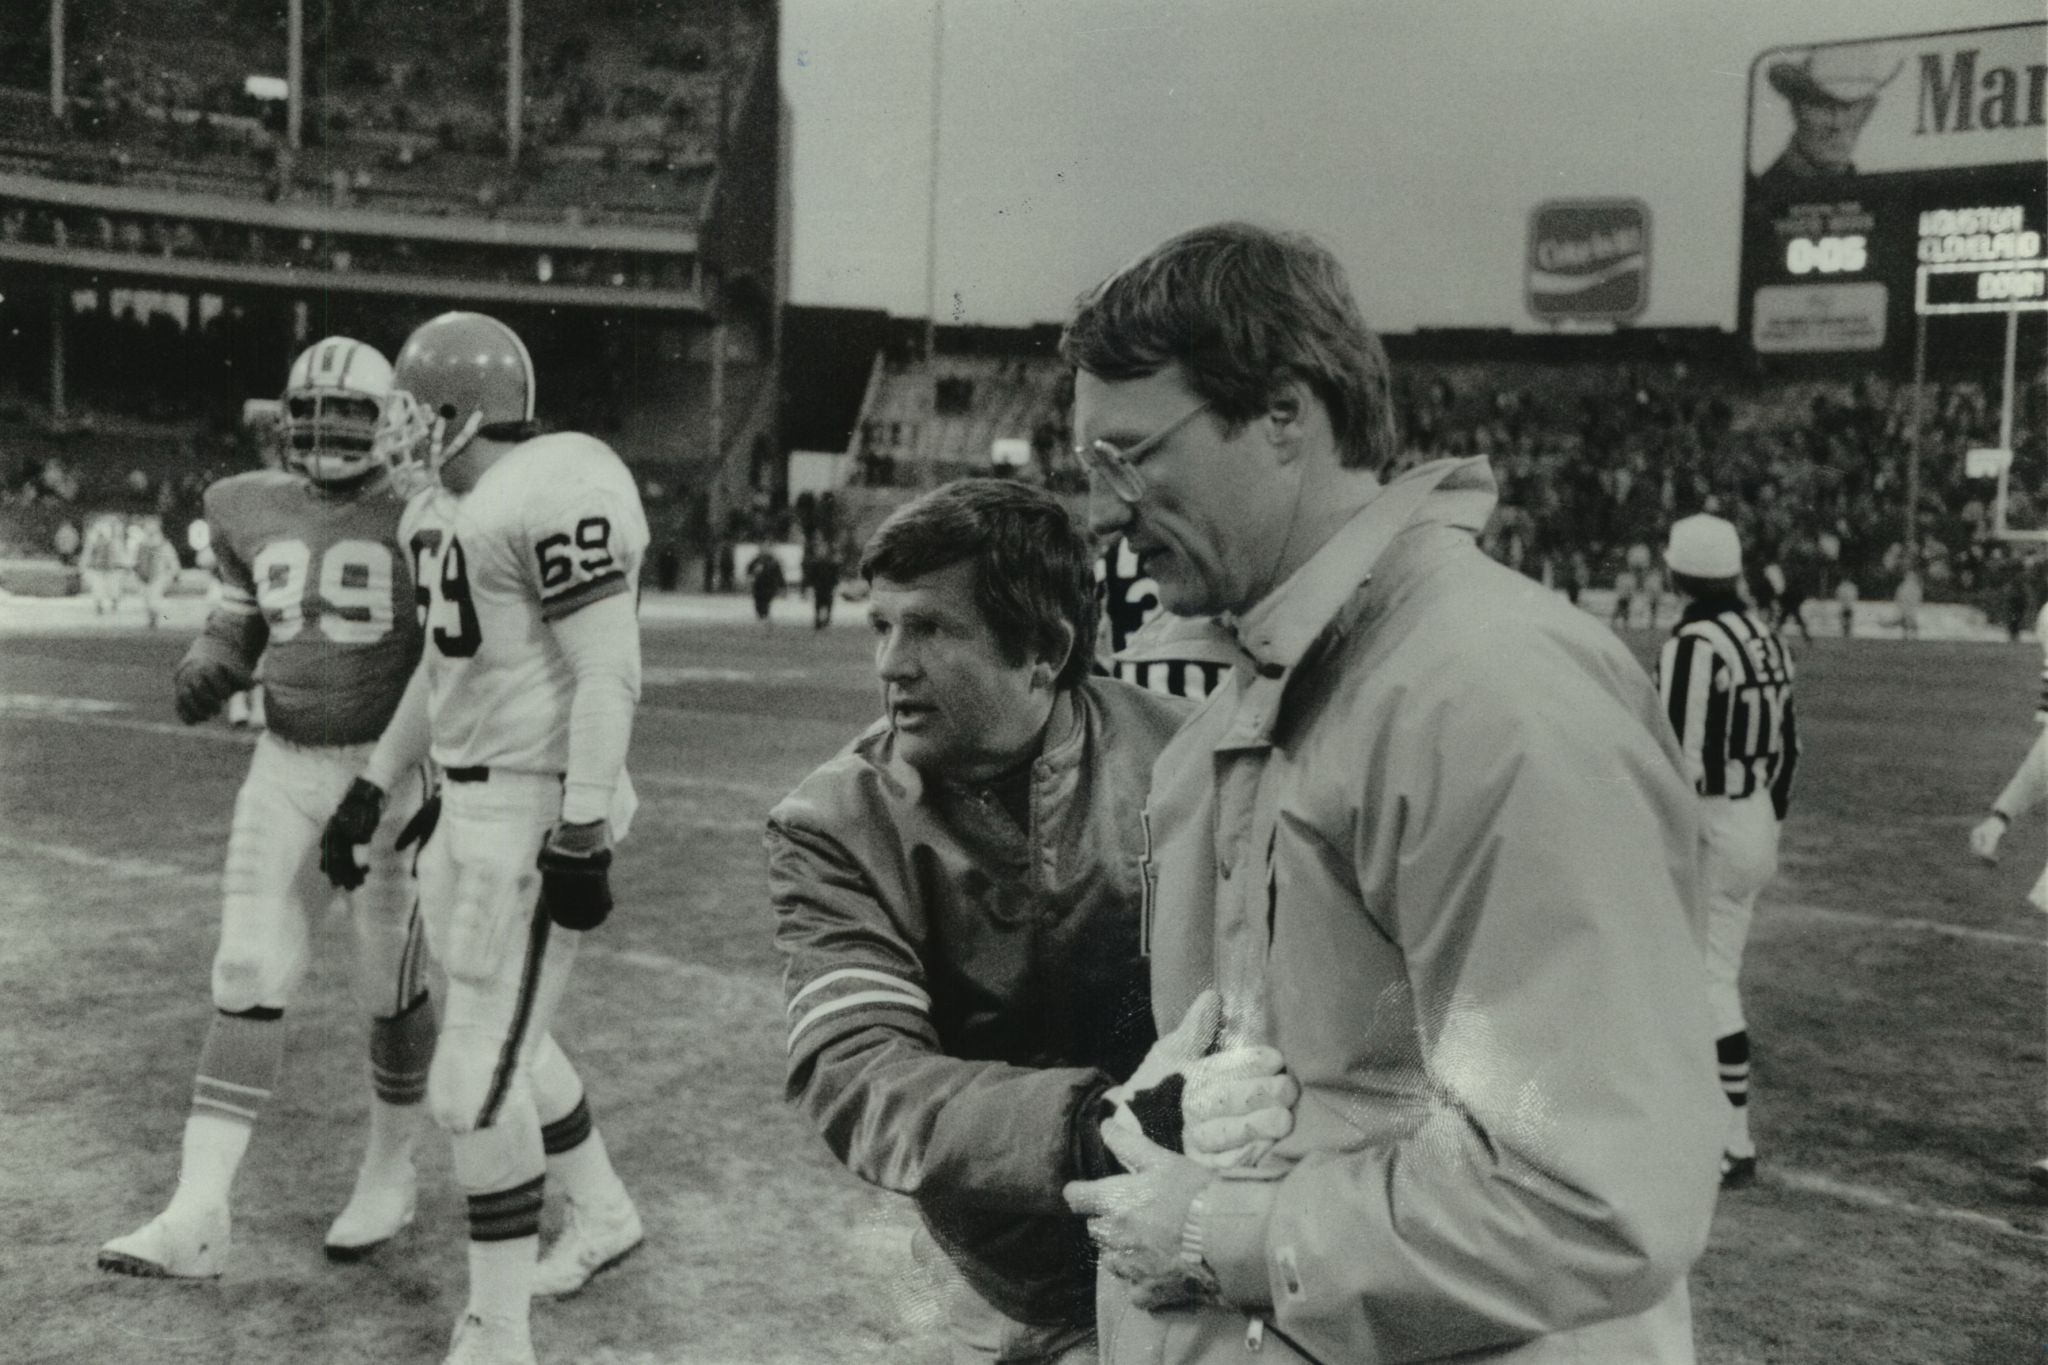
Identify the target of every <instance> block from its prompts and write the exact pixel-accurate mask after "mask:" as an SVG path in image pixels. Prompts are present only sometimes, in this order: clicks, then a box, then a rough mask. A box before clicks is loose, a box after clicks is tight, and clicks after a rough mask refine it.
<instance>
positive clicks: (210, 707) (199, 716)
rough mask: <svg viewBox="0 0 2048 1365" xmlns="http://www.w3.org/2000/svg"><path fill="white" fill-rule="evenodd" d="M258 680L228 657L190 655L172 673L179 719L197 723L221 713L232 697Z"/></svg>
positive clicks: (191, 723) (193, 723) (190, 723)
mask: <svg viewBox="0 0 2048 1365" xmlns="http://www.w3.org/2000/svg"><path fill="white" fill-rule="evenodd" d="M254 683H255V679H253V678H251V677H250V676H249V675H248V673H246V672H244V671H243V670H242V669H239V668H237V667H235V666H234V665H233V664H231V663H228V662H226V661H224V660H221V659H209V658H197V659H194V658H187V659H186V660H185V661H184V662H183V663H181V664H179V665H178V671H177V672H176V673H175V674H173V675H172V677H171V686H172V687H173V688H174V689H176V698H175V700H176V704H177V708H178V719H179V720H182V721H184V722H185V723H186V724H187V725H197V724H198V723H199V722H200V721H202V720H206V719H208V718H210V717H212V716H213V715H215V714H217V713H218V712H219V711H220V708H221V707H223V706H225V705H227V700H228V698H229V697H232V696H234V695H235V693H237V692H240V691H242V690H243V689H244V688H247V687H250V686H252V685H253V684H254Z"/></svg>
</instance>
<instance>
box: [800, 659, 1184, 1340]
mask: <svg viewBox="0 0 2048 1365" xmlns="http://www.w3.org/2000/svg"><path fill="white" fill-rule="evenodd" d="M1188 710H1189V707H1188V704H1187V703H1186V702H1183V701H1179V700H1175V699H1171V698H1167V697H1160V696H1155V695H1153V694H1151V693H1149V692H1144V691H1141V690H1140V689H1138V688H1136V687H1132V686H1129V685H1128V684H1125V683H1120V682H1115V681H1112V680H1109V679H1106V678H1088V679H1086V680H1084V681H1083V682H1082V683H1081V684H1080V685H1078V686H1077V687H1075V688H1073V689H1072V690H1070V691H1068V692H1065V693H1062V694H1061V697H1060V700H1059V701H1058V702H1057V703H1056V705H1055V709H1054V712H1053V715H1052V718H1051V720H1050V721H1049V722H1048V728H1047V736H1046V740H1045V744H1044V747H1043V749H1042V751H1041V752H1040V754H1039V756H1038V758H1037V759H1036V760H1035V761H1034V762H1033V764H1032V766H1031V777H1030V787H1031V802H1030V829H1029V830H1028V831H1026V830H1021V829H1019V828H1018V827H1017V824H1016V822H1015V821H1014V820H1013V819H1012V818H1011V817H1010V816H1009V815H1008V814H1006V813H1005V812H1004V811H1003V809H1002V808H1001V805H1000V803H999V802H997V801H996V800H994V799H992V798H991V797H990V796H989V794H988V793H987V792H986V791H979V790H976V789H973V788H968V787H962V786H957V785H950V784H941V783H937V782H932V781H928V780H927V779H925V778H924V777H922V776H920V774H919V773H918V772H917V771H916V770H915V769H913V768H911V767H910V765H909V764H907V763H905V762H904V761H903V759H902V758H901V757H900V756H899V755H898V754H897V753H896V752H895V748H894V745H893V743H892V738H893V736H892V732H891V730H890V728H889V725H888V723H887V722H886V721H884V722H880V723H878V724H876V725H875V726H873V727H871V728H869V729H868V731H867V732H866V733H864V734H863V735H861V736H860V737H859V738H858V739H856V740H855V741H854V742H853V743H852V744H850V745H848V746H847V747H846V749H845V750H844V751H842V752H841V753H840V754H839V755H838V757H836V758H834V759H832V760H831V761H830V762H828V763H826V764H825V765H824V766H823V767H821V768H819V769H818V770H817V771H816V772H814V773H812V774H811V776H810V777H808V778H806V779H805V780H804V782H803V784H802V785H801V786H799V787H798V788H797V789H796V790H795V791H794V792H791V793H790V794H789V796H788V797H786V798H784V800H783V801H782V802H781V803H780V804H779V805H777V806H776V807H775V809H774V811H773V812H771V813H770V815H769V817H768V833H767V851H768V885H769V893H770V898H771V900H772V901H773V903H774V908H775V916H776V923H775V946H776V947H777V948H778V949H779V950H780V951H781V953H782V957H783V962H784V969H783V986H784V989H785V991H786V993H787V996H788V1000H789V1069H788V1093H789V1098H790V1099H791V1100H792V1101H793V1102H794V1103H795V1104H796V1105H797V1107H798V1108H800V1109H801V1110H803V1112H804V1113H805V1114H806V1115H808V1116H809V1117H810V1119H811V1120H812V1121H813V1122H814V1123H816V1124H817V1126H818V1130H819V1132H820V1133H821V1134H822V1135H823V1136H824V1138H825V1142H826V1144H827V1145H828V1146H829V1147H831V1149H832V1152H833V1154H834V1155H835V1156H837V1157H838V1158H839V1159H840V1160H841V1161H842V1162H844V1163H845V1164H846V1166H847V1167H848V1169H850V1170H852V1171H853V1172H854V1173H855V1174H857V1175H859V1176H860V1177H861V1178H862V1179H864V1180H867V1181H869V1182H871V1183H873V1184H875V1185H879V1186H881V1187H882V1188H884V1189H888V1190H895V1191H897V1192H899V1193H901V1194H907V1195H909V1196H910V1197H911V1198H913V1199H914V1200H916V1201H917V1205H918V1211H919V1212H920V1213H921V1214H922V1215H923V1218H924V1222H925V1226H926V1227H927V1228H928V1229H929V1230H930V1232H931V1235H932V1238H933V1240H935V1241H936V1242H937V1243H938V1244H939V1246H940V1247H941V1248H942V1249H943V1250H944V1251H945V1253H946V1255H947V1256H948V1257H949V1258H950V1259H951V1260H952V1261H953V1263H954V1264H955V1265H956V1266H957V1267H958V1268H959V1269H960V1271H961V1273H962V1274H963V1275H964V1276H965V1277H966V1279H967V1281H968V1283H969V1284H971V1285H973V1286H974V1288H975V1290H976V1291H977V1292H978V1293H979V1294H980V1295H981V1296H982V1297H983V1298H984V1299H986V1300H987V1301H988V1302H989V1303H991V1304H993V1305H994V1306H995V1307H996V1308H997V1309H998V1310H1000V1311H1001V1312H1002V1313H1004V1314H1005V1315H1006V1316H1008V1317H1010V1318H1013V1319H1015V1320H1017V1321H1019V1322H1022V1323H1027V1324H1060V1323H1075V1322H1080V1323H1085V1322H1086V1321H1087V1320H1088V1319H1089V1317H1090V1316H1091V1312H1092V1307H1093V1291H1094V1258H1093V1256H1092V1254H1091V1252H1090V1248H1089V1245H1088V1240H1087V1236H1086V1234H1085V1231H1084V1228H1083V1224H1082V1221H1081V1219H1080V1218H1078V1217H1076V1216H1075V1215H1073V1214H1071V1213H1069V1212H1068V1210H1067V1206H1066V1203H1065V1201H1064V1200H1063V1199H1062V1198H1061V1197H1060V1190H1061V1188H1062V1186H1063V1185H1064V1184H1065V1182H1067V1181H1069V1180H1073V1179H1076V1178H1079V1177H1082V1176H1086V1175H1100V1174H1104V1173H1105V1172H1103V1171H1099V1170H1097V1171H1091V1170H1084V1169H1079V1168H1077V1166H1076V1165H1075V1157H1076V1149H1075V1144H1076V1143H1077V1142H1079V1141H1082V1140H1083V1138H1084V1137H1085V1135H1082V1134H1078V1133H1077V1132H1076V1121H1077V1118H1085V1120H1086V1122H1087V1123H1088V1124H1089V1125H1091V1127H1092V1125H1093V1124H1094V1123H1095V1121H1096V1116H1095V1115H1094V1114H1093V1113H1092V1112H1084V1110H1085V1111H1092V1108H1093V1106H1092V1103H1091V1102H1092V1101H1094V1100H1096V1099H1099V1098H1100V1096H1101V1094H1102V1091H1103V1090H1104V1089H1106V1088H1107V1087H1108V1085H1109V1084H1110V1082H1111V1081H1112V1080H1120V1079H1122V1078H1123V1077H1125V1076H1128V1075H1129V1074H1130V1073H1131V1072H1132V1071H1133V1070H1135V1069H1136V1067H1137V1064H1138V1062H1139V1060H1140V1059H1141V1058H1142V1057H1143V1056H1144V1055H1145V1051H1146V1049H1147V1048H1149V1047H1150V1046H1151V1044H1152V1040H1153V1036H1154V1035H1153V1032H1152V1021H1151V1017H1150V1015H1149V1014H1148V1013H1147V1011H1146V1006H1145V993H1146V981H1145V963H1144V959H1143V958H1142V956H1141V955H1140V953H1139V948H1138V907H1139V882H1138V878H1139V871H1138V869H1139V863H1140V859H1141V857H1142V855H1143V851H1144V850H1143V830H1142V826H1141V825H1140V823H1139V812H1140V809H1141V807H1142V804H1143V801H1144V796H1145V786H1146V783H1147V782H1148V781H1150V778H1151V771H1152V762H1153V760H1154V759H1156V758H1157V757H1158V756H1159V751H1160V750H1161V749H1162V748H1164V747H1165V744H1166V740H1167V738H1168V736H1170V735H1171V734H1172V733H1173V731H1174V730H1175V729H1176V728H1177V727H1178V726H1179V724H1180V722H1181V720H1182V718H1184V717H1185V716H1186V715H1187V713H1188ZM1105 1159H1106V1158H1105Z"/></svg>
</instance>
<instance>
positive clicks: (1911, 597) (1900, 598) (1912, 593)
mask: <svg viewBox="0 0 2048 1365" xmlns="http://www.w3.org/2000/svg"><path fill="white" fill-rule="evenodd" d="M1922 593H1923V590H1922V588H1921V586H1920V572H1919V570H1917V569H1915V568H1913V567H1912V566H1911V565H1910V564H1909V565H1908V566H1907V568H1906V572H1905V573H1903V574H1901V575H1900V576H1899V587H1898V591H1897V592H1896V593H1895V594H1894V600H1895V601H1896V602H1897V604H1898V608H1899V638H1900V639H1902V640H1916V639H1918V638H1919V637H1920V601H1921V597H1922Z"/></svg>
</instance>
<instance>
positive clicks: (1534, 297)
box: [1527, 199, 1650, 322]
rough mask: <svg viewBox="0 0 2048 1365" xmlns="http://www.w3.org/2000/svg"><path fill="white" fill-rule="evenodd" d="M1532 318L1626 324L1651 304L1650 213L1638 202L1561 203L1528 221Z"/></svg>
mask: <svg viewBox="0 0 2048 1365" xmlns="http://www.w3.org/2000/svg"><path fill="white" fill-rule="evenodd" d="M1527 292H1528V297H1529V312H1530V314H1531V315H1532V316H1534V317H1535V318H1536V319H1537V320H1538V321H1539V322H1555V321H1559V320H1562V319H1567V318H1573V319H1593V320H1605V321H1610V322H1616V321H1624V320H1626V319H1629V318H1633V317H1636V316H1638V315H1639V314H1641V313H1642V311H1643V309H1644V307H1645V306H1647V305H1648V303H1649V301H1650V210H1649V208H1648V207H1647V206H1646V205H1645V204H1643V203H1642V201H1640V200H1636V199H1556V200H1552V201H1550V202H1549V203H1546V204H1539V205H1537V206H1536V211H1535V212H1534V213H1532V214H1530V216H1529V261H1528V285H1527Z"/></svg>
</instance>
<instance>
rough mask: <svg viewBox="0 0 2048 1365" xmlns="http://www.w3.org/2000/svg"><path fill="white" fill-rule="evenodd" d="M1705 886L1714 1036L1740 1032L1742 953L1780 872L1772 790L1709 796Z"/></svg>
mask: <svg viewBox="0 0 2048 1365" xmlns="http://www.w3.org/2000/svg"><path fill="white" fill-rule="evenodd" d="M1702 805H1703V807H1704V811H1703V813H1704V814H1705V816H1706V819H1705V821H1704V822H1703V823H1704V825H1705V830H1704V833H1705V836H1706V838H1705V844H1704V847H1703V848H1702V849H1701V853H1700V886H1701V890H1702V891H1703V892H1704V893H1705V899H1706V904H1707V1003H1708V1005H1709V1006H1710V1007H1711V1008H1712V1010H1713V1015H1714V1036H1715V1037H1716V1038H1725V1037H1727V1036H1728V1035H1729V1034H1731V1033H1741V1032H1742V1031H1743V1030H1744V1029H1745V1028H1746V1027H1747V1025H1746V1024H1745V1023H1744V1022H1743V1016H1742V993H1741V991H1740V989H1739V987H1738V979H1739V978H1740V976H1741V975H1742V950H1743V947H1744V945H1745V944H1746V943H1747V942H1748V941H1749V924H1750V920H1751V918H1752V917H1753V916H1754V915H1755V913H1756V898H1757V896H1758V895H1760V894H1761V893H1762V891H1763V889H1764V887H1765V886H1767V885H1768V884H1769V883H1770V880H1771V878H1772V877H1774V876H1776V875H1777V872H1778V817H1777V813H1776V812H1775V811H1773V810H1772V809H1771V798H1770V794H1769V793H1768V792H1758V793H1757V794H1756V795H1755V796H1745V797H1743V798H1742V799H1740V800H1732V801H1731V800H1727V799H1724V798H1718V797H1709V798H1706V799H1705V800H1704V801H1703V802H1702Z"/></svg>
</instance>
